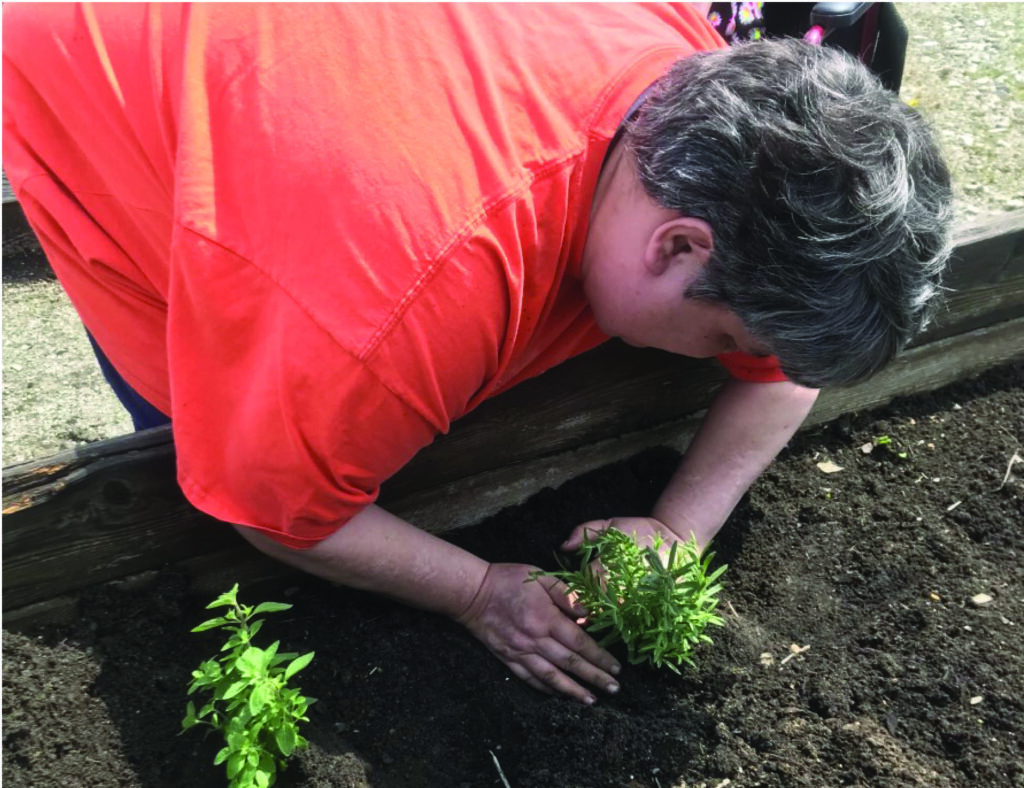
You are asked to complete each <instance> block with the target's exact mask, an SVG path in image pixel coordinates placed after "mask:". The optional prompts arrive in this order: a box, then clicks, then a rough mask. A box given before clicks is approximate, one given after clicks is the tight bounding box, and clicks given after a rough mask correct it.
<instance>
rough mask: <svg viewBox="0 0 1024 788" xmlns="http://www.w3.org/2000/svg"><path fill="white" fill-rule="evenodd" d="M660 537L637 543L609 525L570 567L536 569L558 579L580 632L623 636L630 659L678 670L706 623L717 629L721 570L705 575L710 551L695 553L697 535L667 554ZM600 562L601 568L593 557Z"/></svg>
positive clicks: (609, 639) (612, 639) (611, 638)
mask: <svg viewBox="0 0 1024 788" xmlns="http://www.w3.org/2000/svg"><path fill="white" fill-rule="evenodd" d="M663 544H664V540H663V539H662V538H661V537H660V536H658V537H655V540H654V544H653V545H651V546H648V547H641V546H640V545H639V544H637V542H636V540H635V538H634V537H630V536H629V535H628V534H626V533H623V532H622V531H619V530H617V529H614V528H608V529H607V530H604V531H601V532H600V533H598V534H596V535H595V536H594V537H592V538H591V539H588V540H586V541H585V542H584V544H583V546H582V547H581V548H580V551H579V554H580V558H581V566H580V568H579V570H577V571H571V570H563V571H560V572H549V573H548V572H545V573H535V576H540V575H547V576H550V577H555V578H557V579H559V580H562V581H563V582H564V583H565V584H566V585H567V586H568V587H569V590H570V591H571V592H573V593H575V594H576V596H577V600H578V602H579V603H580V604H581V605H583V606H584V607H585V608H586V609H587V610H588V611H589V614H588V616H587V631H588V632H591V633H598V632H604V631H606V630H607V632H608V633H607V634H606V635H605V636H604V638H603V639H602V640H601V641H600V645H602V646H607V645H610V644H612V643H616V642H619V641H622V642H624V643H625V644H626V649H627V651H628V657H629V661H630V662H632V663H633V664H639V663H641V662H649V663H651V664H652V665H654V666H656V667H661V666H665V667H668V668H670V669H671V670H673V671H675V672H676V673H679V668H678V667H677V666H678V665H682V664H683V663H684V662H685V663H687V664H689V665H691V666H692V665H693V660H692V658H691V655H692V654H693V650H694V648H695V647H696V646H697V645H698V644H700V643H710V642H711V638H710V637H708V636H707V635H706V634H704V630H705V628H707V626H708V625H709V624H714V625H716V626H722V623H723V622H722V619H720V618H719V617H718V616H716V615H714V612H713V611H714V609H715V606H716V605H717V604H718V598H717V596H718V592H719V591H721V589H722V587H721V586H720V585H716V584H715V581H716V580H717V579H718V578H719V577H721V575H722V573H723V572H724V571H725V567H724V566H722V567H719V568H718V569H716V570H715V571H714V572H712V573H711V574H708V567H709V566H710V564H711V559H712V558H713V557H714V556H713V554H708V555H706V556H704V557H703V558H702V556H701V552H700V548H699V547H698V545H697V540H696V539H694V540H693V541H691V542H673V544H672V547H671V548H670V549H669V551H668V555H667V556H663V555H662V553H661V548H662V546H663ZM595 559H597V560H600V562H601V566H602V567H603V572H601V571H599V570H595V568H594V566H593V565H592V562H593V561H594V560H595Z"/></svg>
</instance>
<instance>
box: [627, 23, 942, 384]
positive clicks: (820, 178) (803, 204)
mask: <svg viewBox="0 0 1024 788" xmlns="http://www.w3.org/2000/svg"><path fill="white" fill-rule="evenodd" d="M625 142H626V145H627V146H628V147H629V149H630V150H631V151H632V153H633V154H634V156H635V157H636V162H637V167H638V171H639V174H640V179H641V182H642V183H643V186H644V189H645V190H646V191H647V193H648V194H649V195H650V196H651V197H652V198H653V199H654V200H656V201H657V202H658V203H659V204H660V205H662V206H664V207H666V208H669V209H671V210H675V211H679V212H681V213H683V214H685V215H687V216H694V217H698V218H701V219H703V220H704V221H706V222H708V224H709V225H710V226H711V228H712V230H713V232H714V250H713V252H712V256H711V259H710V260H709V262H708V264H707V266H706V267H705V268H704V270H703V272H702V275H701V276H700V277H699V278H698V280H697V281H696V282H694V284H693V285H692V286H691V287H690V289H689V290H688V292H687V293H686V295H687V296H688V297H692V298H696V299H701V300H705V301H710V302H715V303H721V304H724V305H726V306H728V307H729V308H730V309H731V310H732V311H734V312H735V313H736V315H737V316H738V317H739V318H740V319H741V320H742V321H743V323H744V325H745V326H746V327H747V329H748V330H749V331H750V332H751V334H752V335H753V336H754V337H756V338H757V339H759V341H760V342H761V343H762V344H764V345H766V346H767V347H768V348H769V349H770V350H771V352H772V353H773V354H774V355H776V356H777V357H778V358H779V361H780V363H781V365H782V369H783V371H784V372H785V373H786V375H787V376H788V377H789V378H790V379H791V380H793V381H794V382H797V383H800V384H802V385H806V386H813V387H820V386H826V385H844V384H849V383H853V382H856V381H860V380H863V379H865V378H868V377H870V376H871V375H873V374H875V373H876V372H878V371H879V370H880V369H882V368H883V367H884V366H885V365H886V364H887V363H889V362H890V361H891V360H892V359H893V357H894V356H895V355H896V354H897V353H898V352H899V351H900V350H902V349H903V348H904V347H905V346H906V344H907V343H908V342H909V341H910V340H911V338H913V337H914V336H915V335H916V334H917V333H918V332H919V331H921V329H922V328H924V326H925V325H926V324H927V323H928V321H929V319H930V318H931V316H932V315H933V314H934V311H935V309H936V306H937V303H938V301H939V298H937V296H939V294H940V292H941V290H942V287H941V280H942V275H943V272H944V270H945V268H946V263H947V260H948V257H949V254H950V246H951V242H950V226H951V224H952V191H951V188H950V176H949V170H948V168H947V167H946V164H945V163H944V161H943V159H942V156H941V154H940V152H939V150H938V147H937V145H936V142H935V140H934V138H933V135H932V133H931V131H930V129H929V128H928V126H927V124H926V123H925V122H924V120H923V119H922V118H921V116H920V115H919V114H918V113H917V112H916V111H914V110H912V109H911V108H910V107H908V106H906V105H905V104H904V103H903V102H902V101H901V100H900V99H899V98H898V97H897V96H896V95H895V94H894V93H892V92H890V91H888V90H886V89H885V88H883V87H882V85H881V83H880V82H879V81H878V79H877V78H876V77H875V76H874V75H872V74H871V72H870V71H868V70H867V68H865V67H864V66H863V65H862V64H861V63H860V62H858V61H857V60H855V59H854V58H852V57H850V56H849V55H847V54H845V53H843V52H840V51H838V50H834V49H828V48H824V47H815V46H812V45H810V44H806V43H804V42H802V41H799V40H795V39H786V40H778V41H763V42H757V43H751V44H743V45H738V46H735V47H732V48H729V49H724V50H719V51H714V52H705V53H700V54H697V55H694V56H692V57H689V58H686V59H684V60H681V61H679V62H678V63H676V64H675V65H674V66H673V68H672V69H671V70H670V71H669V73H667V74H666V75H665V76H664V77H662V78H661V79H660V80H659V81H658V82H657V83H655V85H654V86H653V88H652V89H651V91H650V94H649V96H648V98H647V100H646V101H645V103H644V104H643V106H642V107H641V109H640V111H639V113H638V114H637V115H636V116H635V119H634V120H632V121H630V122H629V123H628V124H627V127H626V129H625Z"/></svg>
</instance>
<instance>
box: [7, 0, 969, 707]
mask: <svg viewBox="0 0 1024 788" xmlns="http://www.w3.org/2000/svg"><path fill="white" fill-rule="evenodd" d="M3 35H4V42H3V44H4V46H3V78H4V96H3V101H4V120H3V122H4V130H3V135H4V166H5V168H6V171H7V173H8V176H9V178H10V181H11V183H12V185H13V187H14V189H15V192H16V193H17V196H18V198H19V200H20V201H21V204H22V205H23V207H24V209H25V212H26V215H27V216H28V218H29V220H30V222H31V223H32V226H33V228H34V229H35V231H36V233H37V234H38V235H39V238H40V241H41V243H42V245H43V247H44V249H45V251H46V253H47V256H48V258H49V260H50V262H51V264H52V266H53V268H54V269H55V271H56V272H57V275H58V276H59V278H60V280H61V282H62V283H63V285H64V287H65V288H66V290H67V292H68V293H69V295H70V297H71V300H72V302H73V303H74V305H75V307H76V308H77V310H78V312H79V314H80V316H81V317H82V320H83V322H84V324H85V326H86V327H87V329H88V331H89V332H90V334H91V336H93V337H94V338H95V342H96V343H97V345H98V347H100V348H101V349H102V352H103V353H104V355H105V356H106V357H108V358H109V361H110V364H111V366H112V368H113V369H114V370H115V371H116V373H117V374H118V375H120V376H122V377H123V379H124V381H125V383H126V385H127V386H128V388H130V389H131V390H133V391H134V392H136V393H137V394H138V395H139V396H140V397H141V398H142V399H143V400H144V401H145V402H147V403H150V404H151V405H152V406H153V407H154V408H155V409H156V410H157V411H158V412H159V413H161V414H164V416H165V417H167V418H169V419H170V420H171V422H172V424H173V434H174V441H175V444H176V448H177V456H178V479H179V482H180V484H181V487H182V489H183V491H184V492H185V494H186V495H187V496H188V498H189V499H190V500H191V501H192V502H193V503H194V504H195V505H196V506H197V507H199V508H200V509H202V510H204V511H206V512H208V513H209V514H211V515H213V516H215V517H216V518H218V519H220V520H223V521H225V522H228V523H233V524H236V527H237V529H238V531H239V533H241V534H242V535H243V536H244V537H245V538H246V539H247V540H248V541H250V542H251V543H252V544H254V545H256V546H257V547H258V548H259V549H260V550H262V551H264V552H265V553H267V554H269V555H271V556H274V557H276V558H279V559H280V560H282V561H284V562H287V563H289V564H291V565H293V566H295V567H299V568H301V569H303V570H306V571H308V572H311V573H313V574H315V575H318V576H321V577H325V578H328V579H331V580H334V581H337V582H341V583H344V584H347V585H349V586H352V587H355V588H360V589H365V590H370V591H374V592H377V593H380V594H385V595H388V596H390V597H392V598H395V599H398V600H401V601H403V602H406V603H409V604H411V605H415V606H418V607H420V608H423V609H425V610H429V611H435V612H438V613H442V614H445V615H448V616H451V617H452V618H454V619H455V620H457V621H459V622H461V623H462V624H464V625H465V626H466V627H467V628H468V630H469V631H470V632H471V633H472V634H473V635H474V636H476V637H477V638H479V640H480V641H482V643H483V644H484V645H485V646H486V647H487V648H488V649H490V650H491V651H492V652H493V653H494V654H495V655H496V656H497V657H498V658H500V659H501V660H502V661H503V662H504V663H505V664H506V665H507V666H508V667H509V669H510V670H511V671H512V672H513V673H514V674H515V675H516V676H517V677H519V678H521V679H523V680H524V681H526V682H527V683H528V684H530V685H531V686H533V687H535V688H537V689H540V690H542V691H546V692H552V693H564V694H567V695H569V696H571V697H574V698H576V699H578V700H581V701H583V702H585V703H588V704H589V703H593V702H594V701H595V699H596V691H597V690H604V691H608V692H614V691H617V690H618V683H617V679H616V678H615V676H616V674H617V672H618V665H617V664H616V662H615V660H614V658H613V657H612V656H611V655H610V654H608V653H607V652H606V651H604V650H603V649H601V648H599V647H598V646H597V645H596V643H595V642H594V641H593V640H592V639H591V638H590V637H589V636H587V635H586V633H585V632H584V631H583V630H582V629H581V628H580V627H579V626H578V625H577V624H576V623H575V621H574V619H575V617H576V616H578V615H579V613H580V611H579V609H578V608H577V607H575V606H574V605H573V604H572V602H571V601H570V600H569V599H567V598H566V596H565V593H564V588H563V587H561V586H558V585H554V584H546V583H539V582H533V583H526V582H524V580H525V579H526V578H527V577H528V575H529V573H530V571H531V570H532V569H533V568H532V567H528V566H524V565H518V564H502V563H487V562H485V561H483V560H482V559H480V558H478V557H476V556H474V555H471V554H469V553H467V552H465V551H463V550H461V549H458V548H456V547H455V546H453V545H452V544H450V543H449V542H446V541H444V540H442V539H440V538H438V537H435V536H432V535H430V534H427V533H426V532H424V531H421V530H419V529H417V528H416V527H415V526H414V525H413V524H410V523H407V522H405V521H403V520H401V519H399V518H398V517H395V516H394V515H392V514H390V513H388V512H387V511H385V510H383V509H381V508H380V507H378V506H376V505H375V503H374V501H375V499H376V496H377V491H378V488H379V485H380V483H381V481H382V480H385V479H387V478H388V477H389V476H390V475H391V474H393V473H394V472H395V471H396V470H397V469H398V468H400V467H401V466H402V465H403V464H405V463H406V462H407V461H408V460H409V459H410V458H411V457H412V456H413V455H414V454H415V453H416V452H417V451H418V450H419V449H420V448H422V447H423V446H425V445H427V444H428V443H430V442H431V440H432V439H433V438H434V437H435V436H436V435H437V434H439V433H443V432H445V431H447V430H448V428H449V425H450V423H451V422H452V420H454V419H456V418H458V417H460V416H462V415H463V414H465V413H467V412H468V411H470V410H472V409H473V408H474V407H476V406H477V405H478V404H479V403H480V402H482V401H484V400H485V399H487V398H489V397H492V396H494V395H495V394H498V393H500V392H502V391H505V390H507V389H508V388H510V387H512V386H514V385H515V384H516V383H518V382H519V381H522V380H524V379H526V378H529V377H532V376H535V375H538V374H540V373H541V372H543V371H544V370H546V369H548V368H550V367H551V366H553V365H555V364H557V363H559V362H560V361H562V360H564V359H567V358H569V357H570V356H574V355H576V354H578V353H582V352H584V351H586V350H588V349H590V348H592V347H594V346H596V345H598V344H600V343H601V342H604V341H605V340H607V339H608V338H609V337H619V338H621V339H622V340H624V341H625V342H627V343H629V344H631V345H636V346H651V347H656V348H661V349H663V350H666V351H669V352H672V353H677V354H683V355H687V356H695V357H710V356H718V357H719V358H720V359H721V360H722V362H723V363H724V364H725V365H726V366H727V368H728V369H729V371H730V372H731V379H730V381H729V382H728V383H727V384H726V385H724V386H723V388H722V390H721V392H720V393H719V395H718V397H717V399H716V400H715V402H714V404H713V406H712V407H711V408H710V410H709V412H708V414H707V416H706V418H705V420H704V423H703V425H702V427H701V429H700V431H699V432H698V434H697V435H696V437H695V438H694V440H693V442H692V444H691V446H690V448H689V450H688V451H687V453H686V456H685V457H684V459H683V461H682V463H681V466H680V468H679V470H678V471H677V473H676V474H675V476H674V477H673V478H672V480H671V482H670V483H669V485H668V487H667V488H666V490H665V492H664V494H663V495H662V496H661V498H660V500H659V501H658V503H657V505H656V506H655V508H654V510H653V511H652V512H651V515H650V517H618V518H617V517H614V516H611V515H614V513H609V515H610V517H609V519H607V520H602V521H596V522H590V523H583V524H579V525H577V526H576V527H575V528H574V529H573V531H572V533H571V534H570V536H569V539H568V540H567V542H566V546H567V548H568V549H572V548H573V547H574V546H576V545H578V544H579V542H580V540H581V539H582V538H583V534H584V532H585V531H586V530H588V529H599V528H606V527H617V528H621V529H623V530H625V531H627V532H635V533H636V534H637V536H638V537H639V538H642V539H643V538H650V537H652V536H653V535H654V534H656V533H660V534H662V535H663V536H664V537H665V538H666V539H669V540H676V539H689V538H691V536H692V537H695V538H696V539H697V540H698V542H699V543H701V544H707V542H708V541H709V540H710V539H711V538H712V537H713V536H714V534H715V533H716V532H717V531H718V529H719V528H720V527H721V526H722V524H723V523H724V522H725V520H726V518H727V517H728V515H729V513H730V512H731V510H732V509H733V507H734V506H735V504H736V503H737V501H738V500H739V499H740V497H741V496H742V494H743V493H744V491H745V490H746V489H747V488H748V486H749V485H750V484H751V483H752V481H753V480H754V479H755V478H756V477H757V476H758V475H759V474H760V472H761V471H762V470H763V469H764V467H765V466H766V465H767V464H768V463H769V462H770V461H771V459H772V458H773V457H774V456H775V454H776V453H777V452H778V451H779V450H780V448H781V447H782V446H784V445H785V444H786V442H787V441H788V440H789V438H790V437H791V436H792V434H793V433H794V431H795V430H796V429H797V427H798V426H799V424H800V423H801V421H802V420H803V419H804V417H805V415H806V414H807V413H808V411H809V410H810V408H811V406H812V404H813V403H814V401H815V398H816V396H817V391H818V389H819V388H820V387H822V386H827V385H838V384H844V383H849V382H852V381H856V380H861V379H865V378H867V377H869V376H870V375H871V374H873V373H875V372H876V371H878V370H879V369H881V368H882V367H884V366H885V364H887V363H888V362H889V361H890V360H891V359H892V358H893V357H894V355H895V354H896V353H897V352H898V351H899V350H900V349H901V348H902V347H903V346H904V345H905V344H906V343H907V342H908V341H909V340H910V338H911V337H913V336H914V335H915V333H916V332H918V331H919V330H920V329H921V327H922V326H923V325H924V324H925V322H926V321H927V319H928V317H929V315H930V313H931V311H932V310H933V308H934V303H935V298H934V296H935V295H936V293H937V292H938V290H939V289H940V281H941V275H942V271H943V268H944V265H945V261H946V258H947V256H948V253H949V232H948V230H949V223H950V185H949V175H948V171H947V169H946V167H945V165H944V164H943V162H942V159H941V156H940V154H939V152H938V151H937V148H936V146H935V143H934V141H933V139H932V136H931V134H930V132H929V131H928V129H927V127H926V126H925V124H924V123H923V121H922V120H921V118H920V117H919V116H918V115H917V114H916V113H915V112H914V111H913V110H911V109H909V108H908V107H906V106H904V105H903V104H902V103H900V102H899V100H898V99H897V98H896V97H895V96H893V95H892V94H890V93H888V92H886V91H884V90H882V89H881V88H880V86H879V84H878V82H877V80H876V79H875V78H873V77H872V76H871V75H870V74H869V73H868V72H867V71H866V69H864V68H863V67H862V66H861V65H860V64H858V63H857V62H856V61H855V60H853V59H851V58H850V57H848V56H846V55H843V54H841V53H838V52H832V51H828V50H824V49H820V48H814V47H811V46H808V45H805V44H802V43H800V42H797V41H783V42H758V43H756V44H748V45H743V46H737V47H733V48H726V47H725V43H724V42H723V40H722V39H721V38H720V37H719V36H718V35H717V34H716V33H715V32H714V31H713V30H712V28H711V27H710V25H709V24H708V22H707V20H706V19H704V18H703V17H702V15H701V13H700V12H699V11H698V10H696V9H695V8H693V7H690V6H687V5H685V4H682V5H672V4H668V5H648V4H645V5H632V4H621V5H605V4H535V5H526V6H522V5H518V4H509V5H504V4H493V5H492V4H480V5H476V4H470V5H449V4H413V5H404V4H403V5H391V4H365V5H363V4H338V5H335V4H325V5H317V4H297V5H256V6H247V5H238V4H210V5H196V6H177V5H169V4H168V5H164V4H157V5H151V6H142V5H125V6H122V5H117V6H114V5H111V6H108V5H102V4H101V5H97V6H92V5H82V6H64V5H59V6H57V5H54V6H29V5H25V4H10V5H7V6H5V7H4V31H3Z"/></svg>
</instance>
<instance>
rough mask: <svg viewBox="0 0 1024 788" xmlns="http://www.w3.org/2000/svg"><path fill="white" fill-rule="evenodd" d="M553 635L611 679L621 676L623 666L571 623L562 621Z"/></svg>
mask: <svg viewBox="0 0 1024 788" xmlns="http://www.w3.org/2000/svg"><path fill="white" fill-rule="evenodd" d="M551 634H552V636H553V637H554V639H555V640H557V641H558V642H559V643H561V644H562V645H563V646H564V647H565V648H567V649H569V651H571V652H573V653H575V654H579V655H580V656H581V657H582V658H583V659H584V660H585V661H586V662H588V663H590V664H592V665H596V666H597V667H598V668H600V669H601V670H603V671H604V672H605V673H607V674H608V677H609V678H611V677H612V676H617V675H619V673H620V672H621V671H622V666H621V665H620V664H619V663H618V660H616V659H615V657H613V656H612V655H611V654H609V653H608V652H607V651H605V650H604V649H603V648H601V647H600V646H599V645H597V641H596V640H594V639H593V638H592V637H590V635H588V634H587V633H586V632H584V631H583V630H582V629H580V628H579V627H578V626H576V625H575V624H573V623H572V622H571V621H568V620H566V621H560V622H559V623H558V625H557V626H555V627H553V628H552V630H551ZM599 686H600V685H599Z"/></svg>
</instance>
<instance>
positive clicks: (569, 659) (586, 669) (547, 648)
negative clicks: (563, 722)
mask: <svg viewBox="0 0 1024 788" xmlns="http://www.w3.org/2000/svg"><path fill="white" fill-rule="evenodd" d="M540 654H541V656H542V657H544V658H545V659H547V661H548V662H550V663H551V664H552V665H555V666H556V667H558V668H559V669H560V670H562V671H564V672H565V673H568V674H572V675H574V676H577V677H579V678H581V679H582V680H583V681H585V682H587V684H590V685H591V686H594V687H600V688H601V689H603V690H604V691H605V692H607V693H609V694H610V695H614V694H615V693H616V692H618V691H619V683H618V682H617V681H616V680H615V679H614V678H613V677H612V675H611V674H610V673H609V672H608V671H606V670H604V669H602V668H599V667H598V666H597V665H595V664H593V663H592V662H589V661H588V660H587V659H586V658H585V657H583V655H581V654H580V653H579V652H577V651H570V650H569V649H567V648H566V647H565V646H563V645H562V644H561V643H559V642H558V641H557V640H553V639H550V638H547V639H545V641H544V642H543V643H542V645H541V649H540Z"/></svg>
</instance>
